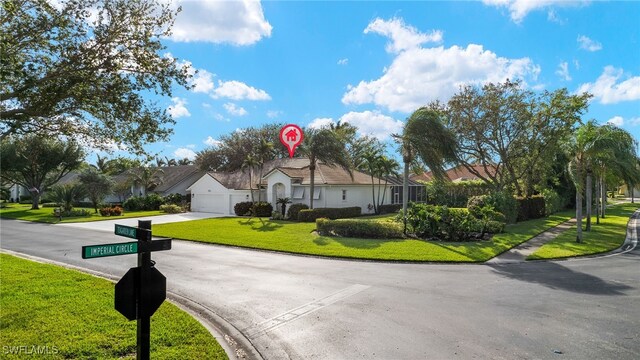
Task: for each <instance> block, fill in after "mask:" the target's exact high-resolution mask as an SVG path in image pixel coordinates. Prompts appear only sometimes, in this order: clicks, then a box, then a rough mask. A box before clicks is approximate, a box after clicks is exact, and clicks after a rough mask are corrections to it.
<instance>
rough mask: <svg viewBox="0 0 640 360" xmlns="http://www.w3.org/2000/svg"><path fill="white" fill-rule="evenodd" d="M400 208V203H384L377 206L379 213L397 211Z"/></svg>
mask: <svg viewBox="0 0 640 360" xmlns="http://www.w3.org/2000/svg"><path fill="white" fill-rule="evenodd" d="M400 209H402V204H385V205H380V206H378V212H379V213H380V215H384V214H392V213H397V212H398V211H400Z"/></svg>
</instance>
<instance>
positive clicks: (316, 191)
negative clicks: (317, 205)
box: [313, 188, 320, 200]
mask: <svg viewBox="0 0 640 360" xmlns="http://www.w3.org/2000/svg"><path fill="white" fill-rule="evenodd" d="M318 199H320V189H319V188H315V189H313V200H318Z"/></svg>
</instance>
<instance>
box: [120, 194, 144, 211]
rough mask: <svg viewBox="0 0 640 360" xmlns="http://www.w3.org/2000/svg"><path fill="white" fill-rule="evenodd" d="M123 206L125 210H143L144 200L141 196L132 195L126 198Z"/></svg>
mask: <svg viewBox="0 0 640 360" xmlns="http://www.w3.org/2000/svg"><path fill="white" fill-rule="evenodd" d="M122 206H123V207H124V209H125V210H128V211H137V210H142V208H143V207H144V200H143V198H142V197H140V196H132V197H130V198H128V199H127V200H125V202H124V203H123V204H122Z"/></svg>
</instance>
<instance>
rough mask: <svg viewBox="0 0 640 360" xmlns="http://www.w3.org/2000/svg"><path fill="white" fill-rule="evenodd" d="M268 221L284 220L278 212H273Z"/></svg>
mask: <svg viewBox="0 0 640 360" xmlns="http://www.w3.org/2000/svg"><path fill="white" fill-rule="evenodd" d="M269 219H270V220H284V215H282V213H281V212H280V211H273V212H272V213H271V217H270V218H269Z"/></svg>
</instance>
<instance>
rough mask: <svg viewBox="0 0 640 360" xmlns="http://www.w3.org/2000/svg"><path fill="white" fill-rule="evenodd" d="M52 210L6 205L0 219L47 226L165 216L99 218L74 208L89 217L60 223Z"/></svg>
mask: <svg viewBox="0 0 640 360" xmlns="http://www.w3.org/2000/svg"><path fill="white" fill-rule="evenodd" d="M53 209H54V208H43V207H41V208H40V209H38V210H31V205H28V204H7V206H6V207H4V208H1V209H0V218H4V219H17V220H24V221H34V222H42V223H49V224H57V223H61V222H62V223H75V222H89V221H102V220H117V219H125V218H132V217H142V216H155V215H166V213H164V212H162V211H160V210H154V211H125V212H124V214H122V215H121V216H101V215H100V213H97V214H94V211H95V210H94V209H89V208H75V209H78V210H79V209H85V210H87V211H89V212H90V213H91V215H89V216H76V217H68V218H65V217H63V218H62V221H60V219H59V218H58V217H56V216H53Z"/></svg>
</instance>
